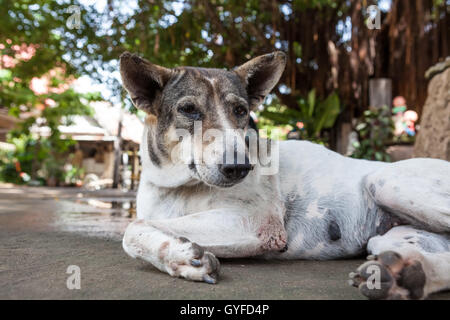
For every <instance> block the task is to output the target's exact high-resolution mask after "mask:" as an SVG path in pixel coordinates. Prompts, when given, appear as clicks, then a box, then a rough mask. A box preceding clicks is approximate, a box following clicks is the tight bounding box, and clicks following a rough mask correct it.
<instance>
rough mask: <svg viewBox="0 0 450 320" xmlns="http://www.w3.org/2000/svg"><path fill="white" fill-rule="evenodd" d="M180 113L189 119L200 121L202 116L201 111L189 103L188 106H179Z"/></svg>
mask: <svg viewBox="0 0 450 320" xmlns="http://www.w3.org/2000/svg"><path fill="white" fill-rule="evenodd" d="M178 112H180V113H182V114H184V115H185V116H187V117H189V118H192V119H195V120H199V119H200V118H201V116H202V114H201V113H200V111H198V110H197V108H196V107H195V105H194V104H192V103H188V104H185V105H182V106H179V107H178Z"/></svg>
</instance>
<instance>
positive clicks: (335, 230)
mask: <svg viewBox="0 0 450 320" xmlns="http://www.w3.org/2000/svg"><path fill="white" fill-rule="evenodd" d="M328 234H329V235H330V239H331V241H336V240H339V239H340V238H341V229H340V228H339V225H338V224H337V223H336V221H331V222H330V225H329V226H328Z"/></svg>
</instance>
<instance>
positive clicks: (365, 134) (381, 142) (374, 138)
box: [352, 106, 394, 162]
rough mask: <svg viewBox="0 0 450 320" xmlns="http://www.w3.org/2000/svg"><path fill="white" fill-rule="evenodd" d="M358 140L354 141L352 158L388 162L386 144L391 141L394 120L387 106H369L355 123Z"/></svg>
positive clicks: (389, 159)
mask: <svg viewBox="0 0 450 320" xmlns="http://www.w3.org/2000/svg"><path fill="white" fill-rule="evenodd" d="M356 131H357V133H358V136H359V142H354V144H353V146H354V147H355V151H354V152H353V154H352V157H353V158H359V159H368V160H378V161H387V162H390V161H391V158H390V156H389V155H388V154H387V153H386V148H387V147H386V146H387V144H388V143H389V142H391V141H392V137H393V133H394V122H393V120H392V115H391V110H390V108H389V107H387V106H383V107H382V108H370V109H369V110H366V111H365V112H364V115H363V117H362V119H361V120H360V121H359V123H358V124H357V125H356Z"/></svg>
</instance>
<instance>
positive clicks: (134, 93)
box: [120, 52, 172, 116]
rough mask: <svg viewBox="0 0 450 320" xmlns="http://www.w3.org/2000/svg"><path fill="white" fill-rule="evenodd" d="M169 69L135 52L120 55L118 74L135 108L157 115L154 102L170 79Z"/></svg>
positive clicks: (170, 72)
mask: <svg viewBox="0 0 450 320" xmlns="http://www.w3.org/2000/svg"><path fill="white" fill-rule="evenodd" d="M171 74H172V71H171V70H170V69H167V68H164V67H161V66H158V65H155V64H152V63H150V62H149V61H147V60H144V59H142V58H140V57H139V56H137V55H135V54H131V53H129V52H125V53H123V54H122V55H121V56H120V75H121V76H122V83H123V86H124V88H125V89H126V90H127V91H128V93H129V94H130V98H131V101H133V104H134V105H135V106H136V108H138V109H141V110H143V111H145V112H147V113H151V114H153V115H156V116H157V115H158V113H159V112H158V109H157V106H156V105H155V102H156V101H158V99H159V97H160V95H161V92H162V90H163V88H164V86H165V85H166V84H167V82H168V81H169V79H170V76H171Z"/></svg>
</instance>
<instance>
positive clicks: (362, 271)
mask: <svg viewBox="0 0 450 320" xmlns="http://www.w3.org/2000/svg"><path fill="white" fill-rule="evenodd" d="M368 259H370V261H368V262H366V263H364V264H362V265H361V266H360V267H359V268H358V269H357V270H356V272H351V273H350V275H349V276H350V281H349V283H350V284H351V285H353V286H355V287H357V288H358V289H359V291H360V292H361V293H362V294H363V295H365V296H366V297H368V298H369V299H373V300H380V299H386V300H391V299H395V300H399V299H401V300H406V299H423V298H425V294H424V287H425V280H426V276H425V273H424V271H423V267H422V264H421V262H420V261H419V260H415V259H410V260H408V259H404V258H402V257H401V256H400V255H399V254H398V253H396V252H393V251H385V252H382V253H381V254H380V255H378V256H369V257H368Z"/></svg>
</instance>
